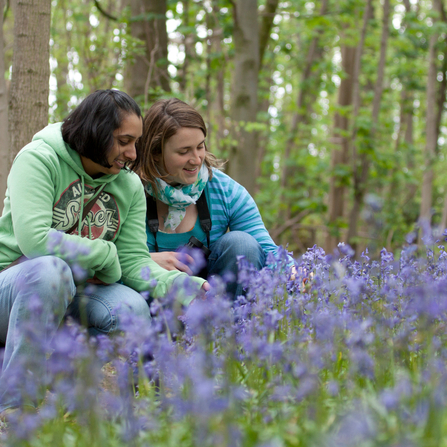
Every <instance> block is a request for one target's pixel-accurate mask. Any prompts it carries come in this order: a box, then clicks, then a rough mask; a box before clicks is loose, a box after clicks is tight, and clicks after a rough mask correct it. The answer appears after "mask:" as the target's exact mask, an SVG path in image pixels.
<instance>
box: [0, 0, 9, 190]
mask: <svg viewBox="0 0 447 447" xmlns="http://www.w3.org/2000/svg"><path fill="white" fill-rule="evenodd" d="M5 3H6V1H5V0H0V197H4V196H5V191H6V179H7V177H8V172H9V168H10V163H9V136H8V92H7V88H6V81H5V58H4V40H3V10H4V9H5Z"/></svg>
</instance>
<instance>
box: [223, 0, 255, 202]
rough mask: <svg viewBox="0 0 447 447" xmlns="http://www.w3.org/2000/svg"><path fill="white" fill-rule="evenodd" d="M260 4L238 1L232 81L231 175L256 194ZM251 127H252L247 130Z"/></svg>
mask: <svg viewBox="0 0 447 447" xmlns="http://www.w3.org/2000/svg"><path fill="white" fill-rule="evenodd" d="M257 6H258V5H257V0H234V1H233V13H234V31H233V40H234V51H235V55H234V75H233V80H232V104H231V118H232V127H233V129H232V135H233V141H234V142H235V143H234V144H233V145H232V147H231V148H230V156H229V163H228V174H229V175H230V176H231V177H232V178H233V179H235V180H236V181H237V182H239V183H241V184H242V185H243V186H245V188H247V190H248V192H249V193H250V194H253V193H254V190H255V185H256V178H255V169H256V168H255V166H256V163H255V160H256V158H257V147H256V140H257V139H256V132H255V131H254V130H253V129H250V128H249V126H250V124H251V123H255V122H256V112H257V105H258V71H259V33H258V10H257ZM247 124H248V126H247Z"/></svg>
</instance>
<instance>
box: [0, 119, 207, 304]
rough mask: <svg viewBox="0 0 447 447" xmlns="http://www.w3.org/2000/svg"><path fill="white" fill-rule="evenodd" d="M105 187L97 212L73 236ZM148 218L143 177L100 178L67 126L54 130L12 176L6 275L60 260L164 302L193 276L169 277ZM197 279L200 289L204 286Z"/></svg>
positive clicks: (23, 155) (0, 234)
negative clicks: (31, 261)
mask: <svg viewBox="0 0 447 447" xmlns="http://www.w3.org/2000/svg"><path fill="white" fill-rule="evenodd" d="M100 185H103V189H102V191H101V193H100V194H99V197H98V199H97V201H96V203H95V204H94V205H93V208H92V209H91V210H90V212H89V213H88V215H87V216H86V218H85V219H84V220H83V221H82V222H79V224H78V225H77V229H75V230H73V231H72V233H71V234H66V233H65V231H66V230H68V229H69V228H71V227H72V226H73V224H74V223H76V221H77V220H78V218H79V216H82V211H83V209H84V206H85V204H86V203H87V202H88V201H89V199H90V198H91V197H93V193H94V190H95V188H96V187H98V186H100ZM145 214H146V201H145V197H144V190H143V185H142V184H141V181H140V179H139V178H138V176H137V175H136V174H135V173H133V172H130V171H127V170H122V171H121V172H120V173H119V174H118V175H104V176H102V177H100V178H96V179H93V178H92V177H90V176H89V175H88V174H87V173H86V172H85V171H84V168H83V166H82V163H81V158H80V156H79V154H78V153H77V152H75V151H74V150H72V149H71V148H70V147H69V146H68V145H67V144H66V143H65V142H64V140H63V138H62V133H61V123H57V124H52V125H49V126H47V127H45V128H44V129H43V130H41V131H40V132H38V133H37V134H36V135H35V136H34V138H33V141H32V142H31V143H30V144H28V145H26V146H25V147H24V148H23V149H22V150H21V151H20V152H19V154H18V155H17V157H16V159H15V160H14V163H13V165H12V168H11V171H10V173H9V176H8V189H7V191H6V197H5V201H4V208H3V213H2V216H1V218H0V269H2V268H5V267H6V266H8V265H9V264H10V263H11V262H13V261H15V260H16V259H18V258H19V257H20V256H22V255H24V256H26V257H27V258H35V257H37V256H44V255H49V254H54V255H56V256H58V257H60V258H62V259H63V260H65V261H67V262H68V263H69V264H70V263H71V264H73V262H75V263H76V264H77V265H79V266H80V267H81V268H83V269H85V270H86V271H87V272H88V277H89V278H92V277H93V276H94V275H96V277H97V278H98V279H100V280H101V281H104V282H105V283H113V282H116V281H118V280H121V281H122V282H123V283H124V284H125V285H127V286H129V287H131V288H132V289H135V290H137V291H138V292H141V291H149V292H150V294H151V296H153V297H156V298H160V297H163V296H164V295H165V294H166V292H167V290H168V289H169V287H170V286H171V285H172V283H173V281H174V280H176V279H181V278H185V277H186V276H187V275H186V274H185V273H182V272H178V271H168V270H165V269H164V268H162V267H160V266H159V265H158V264H157V263H156V262H155V261H153V260H152V259H151V257H150V255H149V251H148V248H147V245H146V232H145V225H146V224H145ZM79 234H81V236H82V237H79ZM149 272H150V273H149ZM154 279H155V280H156V281H157V284H156V285H154V281H153V280H154ZM191 280H192V281H193V282H194V283H195V284H196V287H197V288H198V287H200V286H201V285H202V284H203V282H204V280H203V279H201V278H197V277H191Z"/></svg>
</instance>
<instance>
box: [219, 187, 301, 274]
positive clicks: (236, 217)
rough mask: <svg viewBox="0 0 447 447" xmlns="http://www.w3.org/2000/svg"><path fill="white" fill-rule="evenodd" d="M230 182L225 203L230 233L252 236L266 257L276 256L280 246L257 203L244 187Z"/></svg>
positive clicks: (291, 262) (291, 263)
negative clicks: (265, 223) (237, 232)
mask: <svg viewBox="0 0 447 447" xmlns="http://www.w3.org/2000/svg"><path fill="white" fill-rule="evenodd" d="M228 180H229V183H228V185H227V191H225V198H224V201H225V206H226V207H227V213H228V216H229V217H228V218H229V228H230V231H236V230H238V231H244V232H246V233H248V234H250V235H251V236H253V237H254V238H255V239H256V240H257V241H258V242H259V244H260V245H261V247H262V248H263V250H264V252H265V254H266V255H267V254H268V253H273V254H274V255H276V253H277V250H278V246H277V245H276V244H275V243H274V242H273V240H272V238H271V237H270V234H269V232H268V231H267V229H266V228H265V225H264V222H263V221H262V217H261V214H260V213H259V209H258V207H257V205H256V203H255V201H254V200H253V198H252V197H251V196H250V194H249V193H248V191H247V190H246V189H245V188H244V187H243V186H241V185H240V184H239V183H237V182H235V181H234V180H232V179H228ZM289 258H290V263H289V265H291V266H292V265H293V264H294V261H293V259H292V258H291V257H290V256H289Z"/></svg>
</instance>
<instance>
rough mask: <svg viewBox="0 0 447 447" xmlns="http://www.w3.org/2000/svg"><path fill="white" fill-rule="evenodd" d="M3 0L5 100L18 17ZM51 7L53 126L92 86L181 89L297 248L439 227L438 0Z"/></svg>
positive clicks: (170, 0) (358, 242)
mask: <svg viewBox="0 0 447 447" xmlns="http://www.w3.org/2000/svg"><path fill="white" fill-rule="evenodd" d="M41 1H43V0H41ZM32 3H36V4H37V0H33V1H32ZM12 4H20V1H19V0H13V1H12ZM2 6H3V10H4V11H5V14H4V23H3V35H4V39H3V42H4V43H3V46H4V55H3V60H4V71H5V81H6V84H5V85H6V87H5V89H6V88H7V87H8V86H9V85H10V87H9V89H10V91H9V95H10V96H9V97H10V100H11V98H13V96H12V95H13V91H14V90H13V84H14V63H15V62H14V57H13V56H14V52H13V51H12V48H13V46H14V48H15V39H14V31H13V30H14V18H16V19H17V18H18V17H17V15H16V14H15V13H14V11H15V9H14V8H12V7H10V5H9V3H8V2H3V5H2ZM51 11H52V12H51V14H52V16H51V36H50V41H49V42H50V45H49V49H50V56H49V66H50V68H51V74H50V78H49V86H50V94H49V109H48V116H49V121H51V122H54V121H59V120H61V119H63V117H65V116H66V115H67V113H68V112H69V111H70V110H71V109H72V107H74V106H75V105H76V104H78V103H79V102H80V101H81V99H82V98H84V97H85V96H86V95H87V94H88V93H90V92H92V91H94V90H95V89H98V88H119V89H124V90H126V91H127V92H128V93H129V94H131V95H132V96H133V97H134V98H136V100H137V101H138V102H139V103H140V105H141V106H142V108H143V110H147V108H148V107H150V105H151V104H152V102H153V101H154V100H156V99H158V98H160V97H167V96H177V97H179V98H180V99H183V100H184V101H186V102H188V103H190V104H191V105H193V106H194V107H196V108H197V109H198V110H199V111H200V112H201V113H202V114H203V116H204V118H205V120H206V122H207V125H208V128H209V136H208V147H209V149H210V150H212V151H213V152H214V153H215V154H216V155H218V156H219V157H221V158H224V159H228V163H227V165H226V168H225V169H226V171H227V173H229V174H230V175H231V176H233V177H234V178H235V179H236V180H237V181H238V182H240V183H242V184H243V185H244V186H245V187H246V188H247V189H248V190H249V192H250V193H251V194H253V195H254V196H255V199H256V201H257V203H258V206H259V208H260V210H261V213H262V215H263V218H264V221H265V223H266V226H267V228H268V229H269V231H270V233H271V235H272V237H273V238H274V240H275V241H276V242H277V243H279V244H289V245H288V246H289V249H290V250H293V251H294V253H295V254H296V255H298V254H299V253H301V252H303V251H304V250H305V249H306V248H307V247H309V246H312V245H313V244H318V245H320V246H322V247H323V248H324V249H325V250H326V251H327V252H332V250H333V249H334V248H335V247H336V245H337V243H338V242H340V241H346V242H349V243H350V244H352V246H353V247H355V249H356V250H357V253H360V252H361V251H362V250H364V249H365V248H366V247H368V248H369V250H370V252H372V253H377V250H379V249H380V248H382V247H383V246H385V247H386V248H387V249H389V250H393V249H395V248H397V247H400V246H402V244H404V243H405V237H406V235H407V234H408V233H410V232H412V231H414V230H415V229H416V228H417V227H418V221H419V219H420V218H423V219H425V221H426V222H430V223H431V225H432V226H434V227H435V228H437V229H438V230H439V232H442V231H443V230H444V228H445V227H446V225H447V182H446V181H444V178H443V172H444V171H445V169H446V167H447V166H446V165H447V160H446V157H445V145H446V138H447V126H446V118H445V114H444V108H445V100H446V90H447V16H446V8H445V4H444V0H337V1H336V0H316V1H305V0H288V1H280V0H247V1H242V0H181V1H180V0H119V1H112V0H79V1H77V2H69V1H67V0H53V1H52V2H51ZM42 24H43V22H42ZM41 28H42V29H43V27H41ZM41 54H44V52H43V48H42V53H41ZM0 67H1V64H0ZM4 91H5V90H4V89H2V85H1V83H0V125H2V120H3V121H4V120H5V119H6V121H7V120H8V118H7V117H6V118H4V115H5V114H4V113H3V110H4V109H3V108H2V105H1V104H2V102H1V100H2V98H3V97H4ZM35 94H37V92H36V91H32V92H31V94H28V97H27V98H25V99H26V100H27V101H28V103H30V104H31V103H32V102H33V101H34V99H35V98H33V96H34V95H35ZM10 105H11V102H10ZM34 110H36V109H34ZM10 115H11V113H10ZM11 119H12V118H11V116H10V117H9V120H10V126H9V129H13V128H12V127H11ZM25 124H28V127H29V129H30V131H33V132H34V131H35V130H34V128H33V127H32V126H31V124H30V123H28V122H27V120H26V121H25ZM13 133H14V134H16V131H15V130H13ZM6 146H7V145H5V144H3V143H2V144H1V153H0V156H1V157H3V158H1V159H2V160H4V159H5V158H4V157H6V158H8V157H9V156H10V154H11V153H12V152H11V151H12V150H13V149H12V148H11V147H6ZM5 175H6V174H5V173H4V171H3V174H2V171H0V184H1V185H3V186H1V188H4V178H5ZM1 188H0V189H1ZM3 190H4V189H3Z"/></svg>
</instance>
